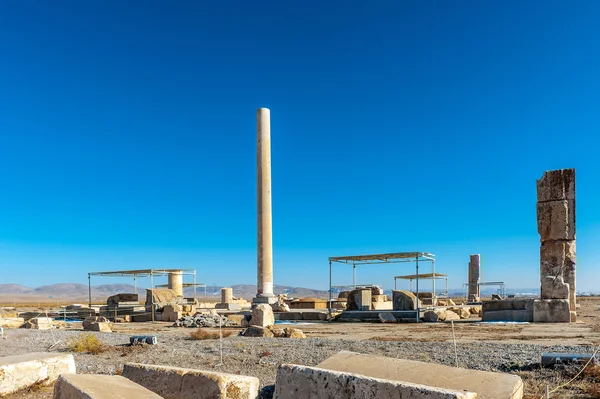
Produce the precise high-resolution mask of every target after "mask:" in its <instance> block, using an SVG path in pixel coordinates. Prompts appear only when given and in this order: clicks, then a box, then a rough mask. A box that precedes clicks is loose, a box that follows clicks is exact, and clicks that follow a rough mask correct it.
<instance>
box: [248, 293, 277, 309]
mask: <svg viewBox="0 0 600 399" xmlns="http://www.w3.org/2000/svg"><path fill="white" fill-rule="evenodd" d="M277 299H278V298H277V296H276V295H273V296H257V297H254V298H252V306H254V305H258V304H260V303H268V304H269V305H273V304H274V303H277Z"/></svg>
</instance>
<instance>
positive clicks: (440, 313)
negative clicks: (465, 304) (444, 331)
mask: <svg viewBox="0 0 600 399" xmlns="http://www.w3.org/2000/svg"><path fill="white" fill-rule="evenodd" d="M448 313H452V314H454V313H453V312H446V311H445V310H441V309H440V310H428V311H427V312H425V313H423V321H425V322H427V323H436V322H438V321H444V320H446V318H447V314H448Z"/></svg>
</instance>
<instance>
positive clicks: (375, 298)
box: [371, 294, 388, 302]
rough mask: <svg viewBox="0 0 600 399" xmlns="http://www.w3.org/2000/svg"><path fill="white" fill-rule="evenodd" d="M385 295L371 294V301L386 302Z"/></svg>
mask: <svg viewBox="0 0 600 399" xmlns="http://www.w3.org/2000/svg"><path fill="white" fill-rule="evenodd" d="M387 301H388V297H387V295H372V294H371V302H387Z"/></svg>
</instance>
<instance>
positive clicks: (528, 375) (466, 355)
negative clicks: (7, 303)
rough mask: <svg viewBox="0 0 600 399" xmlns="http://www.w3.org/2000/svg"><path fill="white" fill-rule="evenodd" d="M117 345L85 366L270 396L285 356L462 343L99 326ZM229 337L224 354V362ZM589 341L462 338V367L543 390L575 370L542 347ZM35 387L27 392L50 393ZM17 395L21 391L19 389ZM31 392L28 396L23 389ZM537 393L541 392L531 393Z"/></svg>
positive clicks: (5, 348)
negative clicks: (155, 369)
mask: <svg viewBox="0 0 600 399" xmlns="http://www.w3.org/2000/svg"><path fill="white" fill-rule="evenodd" d="M79 334H82V332H81V331H65V330H50V331H37V330H8V331H7V332H6V339H4V340H0V356H8V355H14V354H21V353H28V352H35V351H46V350H48V348H49V347H51V346H52V345H54V346H53V347H52V349H51V351H59V352H60V351H67V350H68V349H67V345H66V343H65V342H66V341H67V340H68V339H69V338H71V337H75V336H77V335H79ZM97 335H98V337H99V338H100V339H101V340H102V341H103V342H104V343H105V344H107V345H109V346H110V349H109V350H108V351H106V352H104V353H101V354H98V355H90V354H80V353H76V354H74V355H75V361H76V365H77V370H78V372H79V373H99V374H115V373H119V372H120V370H121V369H122V367H123V364H124V363H127V362H138V363H149V364H163V365H170V366H178V367H188V368H198V369H209V370H216V371H223V372H227V373H234V374H243V375H251V376H255V377H258V378H259V379H260V382H261V386H262V387H265V389H264V390H263V395H262V397H264V398H270V397H271V395H270V392H271V391H272V385H273V384H274V383H275V376H276V372H277V367H278V366H279V365H280V364H282V363H295V364H302V365H308V366H314V365H316V364H318V363H319V362H321V361H323V360H324V359H326V358H327V357H329V356H331V355H333V354H335V353H337V352H338V351H340V350H349V351H354V352H361V353H370V354H375V355H384V356H388V357H396V358H404V359H412V360H419V361H425V362H434V363H441V364H446V365H455V356H454V346H453V344H452V343H446V342H435V343H432V342H397V341H394V342H381V341H375V340H366V341H347V340H340V339H325V338H307V339H283V338H281V339H273V338H271V339H269V338H244V337H237V336H233V337H229V338H225V339H223V340H222V343H221V342H219V340H203V341H195V340H191V339H189V338H188V336H187V335H185V334H156V335H157V337H158V342H159V344H158V345H155V346H143V347H130V346H128V344H129V335H127V334H119V333H112V334H107V333H97ZM221 345H222V362H221V350H220V348H221ZM593 350H594V348H593V347H589V346H562V345H555V346H550V347H548V346H540V345H534V344H527V343H523V344H502V343H469V344H460V343H459V344H458V345H457V352H458V363H459V366H460V367H465V368H471V369H477V370H488V371H504V372H513V373H517V374H519V375H521V377H522V378H523V379H524V381H525V384H526V393H529V394H536V393H538V391H539V389H540V387H541V386H545V384H546V383H547V384H549V385H550V386H551V387H552V386H554V385H555V384H558V383H560V382H562V381H565V380H566V379H567V378H568V377H569V375H570V373H569V372H568V371H565V370H562V371H561V370H558V371H555V370H544V369H540V367H539V361H540V357H541V354H542V352H573V353H591V352H593ZM569 392H570V394H569V395H565V396H553V397H557V398H558V397H565V398H566V397H568V398H575V397H582V398H583V397H589V396H579V393H580V392H581V389H579V388H573V389H571V390H570V391H569ZM43 395H44V394H42V393H39V394H37V396H36V394H35V393H31V394H30V395H29V396H26V397H38V398H41V397H50V396H43ZM15 397H17V396H15ZM18 397H24V396H18ZM531 397H533V396H531Z"/></svg>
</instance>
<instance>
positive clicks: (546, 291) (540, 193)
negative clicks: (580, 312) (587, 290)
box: [537, 169, 577, 321]
mask: <svg viewBox="0 0 600 399" xmlns="http://www.w3.org/2000/svg"><path fill="white" fill-rule="evenodd" d="M537 201H538V202H537V225H538V233H539V234H540V242H541V246H540V279H541V299H542V300H561V299H563V300H564V299H566V300H568V302H569V308H570V312H571V321H575V318H576V314H575V306H576V303H577V301H576V284H575V240H576V229H575V169H560V170H552V171H547V172H544V175H543V176H542V178H541V179H540V180H538V181H537Z"/></svg>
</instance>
